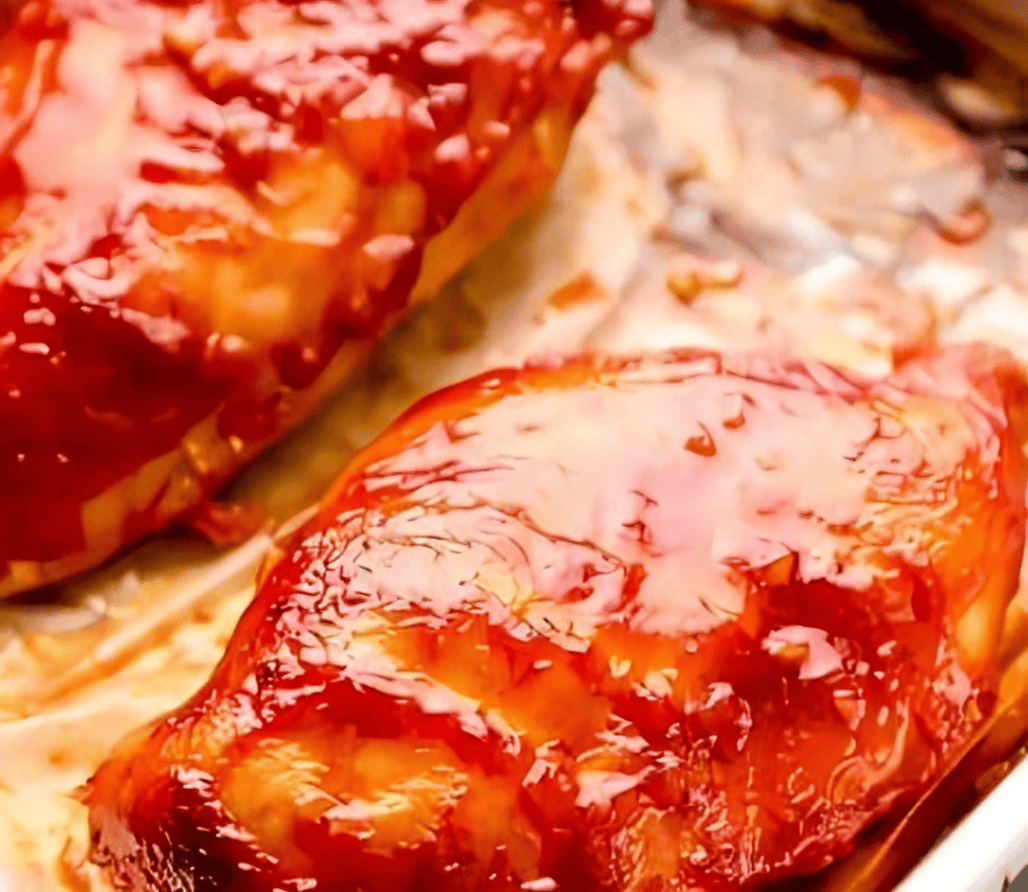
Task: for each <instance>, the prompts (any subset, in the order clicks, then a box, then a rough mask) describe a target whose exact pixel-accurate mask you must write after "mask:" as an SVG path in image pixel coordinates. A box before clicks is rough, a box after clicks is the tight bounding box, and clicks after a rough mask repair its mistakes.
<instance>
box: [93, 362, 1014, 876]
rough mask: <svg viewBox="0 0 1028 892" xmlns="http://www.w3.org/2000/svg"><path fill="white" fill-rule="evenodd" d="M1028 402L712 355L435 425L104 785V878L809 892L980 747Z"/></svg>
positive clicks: (360, 469) (256, 607)
mask: <svg viewBox="0 0 1028 892" xmlns="http://www.w3.org/2000/svg"><path fill="white" fill-rule="evenodd" d="M1025 396H1026V386H1025V381H1024V379H1023V378H1022V377H1021V375H1020V373H1019V372H1017V371H1015V369H1014V367H1013V365H1012V364H1011V363H1010V361H1009V360H1008V359H1007V358H1006V357H1005V356H1003V355H997V354H993V353H989V352H987V351H984V350H968V351H963V352H958V353H952V354H946V355H943V356H940V357H933V358H928V359H925V360H920V361H915V362H912V363H910V364H909V365H907V366H905V367H904V368H903V369H901V370H900V371H899V372H897V373H896V375H895V376H894V377H893V378H892V379H891V380H887V381H882V382H876V383H864V382H860V381H856V380H851V379H849V378H847V377H844V376H843V375H841V374H839V373H837V372H835V371H833V370H831V369H829V368H826V367H824V366H821V365H805V364H800V363H790V362H779V361H775V360H771V359H764V358H760V357H753V356H741V357H719V356H716V355H710V354H699V353H697V354H681V355H676V356H666V357H661V358H655V359H640V360H625V361H613V360H607V361H598V360H597V361H592V360H578V361H571V362H568V363H566V364H563V365H554V366H552V367H549V366H540V367H534V368H528V369H525V370H518V371H500V372H496V373H493V374H487V375H484V376H482V377H479V378H477V379H474V380H471V381H469V382H467V383H464V384H461V385H457V386H456V387H453V388H450V389H447V390H444V391H442V392H440V393H438V394H436V395H434V396H432V397H429V398H428V399H426V400H424V401H423V402H421V403H420V404H419V405H417V406H416V407H415V408H414V409H412V410H411V411H410V412H409V413H408V414H407V415H406V416H404V417H403V418H402V419H400V421H399V422H397V424H395V425H394V426H393V427H392V428H391V429H389V430H388V431H387V432H386V433H385V434H384V435H383V436H382V437H381V438H380V439H379V440H378V441H377V442H376V443H374V444H372V445H371V446H370V447H369V448H368V449H367V450H366V451H365V452H364V453H362V455H360V456H358V458H357V459H356V460H355V462H354V463H353V464H352V465H351V467H350V468H349V469H348V470H347V471H346V473H344V475H343V477H342V478H341V479H340V480H339V482H338V484H337V485H336V487H335V488H334V490H333V492H332V494H331V495H330V496H329V497H328V498H327V500H326V502H325V504H324V506H323V508H322V510H321V512H320V514H319V515H318V516H317V517H316V518H315V519H314V520H312V521H311V522H310V523H309V524H308V525H307V527H306V528H305V529H303V530H302V531H301V532H300V533H298V534H297V537H296V539H295V540H294V541H293V542H292V544H291V545H290V546H289V547H288V548H287V549H286V550H285V552H284V553H283V555H282V556H281V558H280V559H279V560H278V561H277V562H276V563H273V564H272V565H271V566H269V567H268V568H266V571H265V573H264V574H263V579H262V581H261V583H260V585H259V589H258V594H257V597H256V599H255V601H254V603H253V604H252V605H251V607H250V608H249V610H248V612H247V613H246V614H245V616H244V618H243V619H242V621H241V623H240V625H239V627H238V629H237V630H236V633H235V635H234V637H233V639H232V641H231V643H230V645H229V648H228V651H227V653H226V655H225V657H224V659H223V661H222V662H221V664H220V665H219V666H218V668H217V669H216V671H215V673H214V676H213V677H212V679H211V680H210V682H209V683H208V685H207V686H206V687H205V688H204V689H203V690H202V691H200V692H199V693H198V694H197V695H196V696H195V697H194V698H193V700H192V701H190V702H189V703H188V704H186V705H185V706H183V707H182V708H181V709H180V710H179V711H178V712H176V713H174V714H172V715H170V716H168V717H167V718H165V719H163V720H161V721H159V722H157V723H156V724H155V725H153V726H152V727H150V728H147V729H144V730H143V731H141V732H139V733H138V734H137V735H135V736H134V737H133V738H131V739H129V740H127V741H125V742H124V743H123V744H122V745H121V746H120V747H119V748H118V749H117V751H116V752H115V753H114V755H113V756H112V757H111V759H110V760H109V761H108V762H107V763H106V764H105V765H104V766H103V767H102V768H101V769H100V771H99V772H98V774H97V775H96V776H95V778H94V779H93V781H92V782H91V784H90V786H89V788H88V790H87V791H86V792H85V794H84V795H85V798H86V800H87V801H88V803H89V805H90V806H91V827H92V831H93V844H94V858H95V859H96V860H97V861H98V862H99V863H101V864H104V865H106V866H107V868H108V870H109V871H110V874H111V876H112V877H113V878H115V879H116V880H117V881H118V882H119V883H120V884H121V885H123V886H124V887H125V888H128V889H132V890H143V889H148V890H161V892H170V890H177V889H196V890H214V889H218V890H221V892H226V890H231V892H244V890H245V892H271V890H274V889H289V890H312V889H326V890H327V889H331V890H362V892H372V890H382V892H385V890H389V892H403V890H418V892H428V890H440V892H442V890H448V892H449V890H468V892H471V890H475V892H485V890H490V892H492V890H561V892H594V890H595V892H599V890H612V892H614V890H616V892H629V890H633V892H634V890H639V892H642V890H646V892H659V890H687V889H688V890H693V889H703V890H705V892H710V890H727V889H743V888H745V889H750V888H758V887H763V886H765V885H768V884H770V883H772V882H773V881H778V880H782V879H785V878H788V877H793V876H798V875H805V874H809V873H812V872H815V871H818V870H820V869H821V868H823V867H825V866H826V865H828V864H829V863H831V862H833V861H834V860H836V859H839V858H841V857H844V856H846V855H847V854H848V853H850V852H851V851H852V849H853V847H854V844H855V841H856V839H857V838H858V836H859V834H860V833H861V831H863V830H865V829H866V828H867V827H868V826H869V825H870V824H871V823H872V822H876V821H878V820H879V819H884V820H886V821H893V822H894V821H895V820H896V819H897V818H898V816H899V815H900V814H901V813H902V810H903V809H904V807H906V806H909V805H910V804H911V803H912V802H913V801H914V800H915V799H916V798H917V797H918V795H919V794H920V793H922V792H923V791H924V790H926V789H927V787H928V786H929V785H931V784H932V783H933V782H935V781H937V780H938V779H939V778H941V777H942V776H944V775H945V774H946V772H947V771H948V770H949V768H950V767H951V766H952V764H953V762H954V760H955V758H956V757H957V755H958V754H959V753H960V752H961V751H962V748H963V747H964V745H965V744H966V743H967V742H968V741H969V740H971V739H972V738H973V736H974V735H975V733H976V731H977V730H978V729H979V728H981V727H982V726H983V723H984V722H986V721H987V720H988V717H989V715H990V712H991V710H992V708H993V705H994V702H995V684H996V678H997V674H996V666H995V665H994V660H993V653H992V649H991V648H992V645H991V644H990V641H994V636H995V635H996V634H998V629H999V626H1000V624H1001V621H1002V615H1003V610H1004V608H1005V606H1006V604H1007V602H1008V601H1009V599H1010V597H1012V595H1013V592H1014V590H1015V587H1016V582H1017V577H1018V569H1019V564H1020V560H1021V551H1022V548H1023V542H1024V523H1025V510H1024V503H1025V468H1024V463H1023V459H1022V456H1021V451H1020V443H1021V439H1020V436H1021V435H1020V433H1018V431H1017V430H1015V425H1014V422H1013V419H1012V418H1011V415H1010V414H1009V413H1010V411H1011V410H1012V408H1013V407H1015V406H1017V405H1023V404H1024V399H1025ZM1018 424H1020V422H1018ZM983 571H984V572H983ZM990 636H992V637H990Z"/></svg>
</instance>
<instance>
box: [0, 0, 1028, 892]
mask: <svg viewBox="0 0 1028 892" xmlns="http://www.w3.org/2000/svg"><path fill="white" fill-rule="evenodd" d="M1003 151H1004V150H1003V147H1002V146H1001V145H1000V144H999V143H991V142H988V141H975V140H972V139H971V138H970V137H967V136H964V135H961V133H960V132H958V131H957V130H956V129H955V128H954V127H953V126H952V125H951V124H950V123H948V122H947V121H946V120H945V119H944V118H942V117H940V116H939V115H937V114H936V113H935V112H933V111H932V110H931V109H930V108H929V107H928V106H927V105H925V104H922V103H921V102H920V101H919V100H916V99H914V98H913V97H912V95H911V94H910V93H909V91H907V90H906V89H905V88H904V86H903V84H902V83H900V82H898V81H891V80H888V79H885V78H882V77H879V76H873V75H870V74H868V73H866V72H864V71H863V70H862V69H860V68H859V67H858V66H857V65H856V64H855V63H853V62H849V61H842V60H837V59H835V60H833V59H830V58H828V57H823V56H817V55H814V54H812V53H806V52H804V51H802V50H799V49H797V48H796V47H795V46H792V45H790V46H789V47H786V46H784V45H782V44H781V43H780V42H779V41H778V39H777V38H775V37H773V36H772V35H771V33H770V32H768V31H766V30H763V29H761V28H751V29H749V30H746V31H745V32H743V33H742V34H741V35H739V34H736V33H733V32H730V31H728V30H725V29H723V28H719V27H716V26H713V25H710V24H700V23H699V22H697V20H696V19H695V18H694V17H693V16H692V15H691V13H690V12H689V10H688V9H687V8H686V7H685V5H684V4H681V5H680V4H678V3H677V2H668V3H664V4H663V5H662V7H661V9H660V14H659V17H658V25H657V29H656V31H655V33H654V34H653V35H652V36H651V37H650V38H649V39H648V40H647V41H646V42H645V43H644V44H643V45H641V46H639V47H638V48H637V51H636V52H634V54H633V55H632V57H631V58H630V60H629V61H628V63H627V64H625V65H620V66H614V67H611V68H610V69H608V70H607V71H606V72H605V73H604V75H603V76H602V78H601V81H600V84H599V89H598V92H597V95H596V98H595V100H594V101H593V103H592V105H591V107H590V109H589V112H588V114H587V115H586V118H585V119H584V120H583V122H582V124H581V126H580V128H579V130H578V132H577V134H576V136H575V138H574V140H573V143H572V147H571V151H570V154H569V157H568V160H567V164H566V166H565V168H564V170H563V173H562V174H561V176H560V178H559V180H558V182H557V184H556V186H555V188H554V191H553V193H552V195H551V197H550V199H549V200H548V202H547V203H546V205H545V206H544V207H540V208H539V209H538V210H537V211H535V212H534V213H533V214H532V215H531V217H530V218H529V219H526V220H524V221H523V222H521V223H520V224H518V225H517V226H515V227H514V229H513V230H512V231H511V232H510V233H509V234H508V235H507V236H505V237H504V238H503V239H502V240H501V241H500V242H498V243H496V244H495V245H493V246H491V247H490V248H489V249H488V250H486V251H485V253H484V254H482V255H481V256H480V257H479V258H478V259H477V260H476V261H475V262H474V263H473V264H472V265H471V266H470V268H469V269H468V270H467V271H466V272H465V273H464V274H463V275H462V276H460V278H459V279H458V280H457V281H455V282H453V283H451V284H450V285H449V286H448V287H447V289H446V290H445V292H444V293H443V294H442V295H440V297H439V298H438V299H437V300H435V301H434V302H432V303H431V304H429V305H427V306H425V307H423V308H422V309H421V310H419V311H418V312H416V313H415V314H414V315H413V316H412V317H411V318H410V319H409V320H408V321H407V322H406V323H405V324H403V325H402V326H401V327H400V328H399V329H397V330H396V331H395V332H394V333H393V335H392V336H391V337H389V338H388V339H387V341H386V342H385V343H384V344H383V346H382V348H381V349H380V350H379V351H378V352H377V353H376V354H375V356H374V357H373V359H372V360H371V361H370V362H369V363H368V364H367V365H366V366H364V367H363V368H362V369H361V370H360V371H359V372H358V374H357V375H355V377H354V378H353V380H352V381H351V382H350V383H349V384H348V385H347V386H346V387H345V388H344V389H343V391H342V392H340V393H339V394H338V396H337V397H335V398H334V399H333V400H332V402H331V404H330V405H329V406H327V408H326V410H325V411H324V412H323V413H322V414H320V415H319V416H318V417H316V418H315V419H313V420H312V421H311V422H309V423H308V424H306V425H305V426H304V427H303V428H302V429H300V430H298V431H296V432H295V433H294V434H293V435H291V436H290V437H289V438H287V439H286V440H285V441H283V442H282V443H280V444H279V445H278V446H276V447H275V448H273V449H272V450H270V451H269V452H268V453H267V454H266V455H265V456H264V457H263V459H262V460H261V461H260V462H258V463H257V465H255V466H254V467H253V468H251V469H250V470H249V471H248V472H246V473H245V474H244V475H243V476H242V477H241V478H240V479H239V480H237V481H236V483H235V484H234V485H233V487H232V488H231V490H230V491H229V493H228V495H227V497H228V498H230V499H234V500H242V501H249V500H260V501H262V502H264V503H265V504H266V505H267V506H268V513H269V517H270V518H271V519H272V521H273V524H272V525H270V526H269V528H268V530H266V531H265V532H263V533H261V534H259V535H257V536H256V537H254V538H253V539H251V540H250V541H248V542H246V543H245V544H243V545H242V546H240V547H238V548H236V549H234V550H230V551H227V552H225V551H222V552H218V551H217V550H215V549H214V548H213V547H212V546H209V545H205V544H203V543H201V542H199V541H197V540H196V539H195V538H194V537H192V536H190V535H187V534H185V533H178V534H176V533H172V534H169V535H168V536H166V537H163V538H162V539H160V540H156V541H152V542H149V543H147V544H145V545H143V546H142V547H140V548H138V549H136V550H135V551H134V552H133V553H131V554H129V555H128V556H126V557H125V558H123V559H122V560H120V561H119V562H117V563H116V564H114V565H113V566H110V567H108V568H106V569H104V570H102V571H100V572H97V573H94V574H91V575H89V576H87V577H84V578H82V579H80V580H77V581H75V582H74V583H72V584H69V585H67V586H65V587H64V588H63V589H62V590H61V591H60V593H59V598H58V602H57V603H53V602H46V603H31V602H29V601H24V600H23V601H22V602H20V603H17V604H12V605H6V606H3V607H0V629H2V638H0V890H6V889H10V890H17V892H87V890H88V892H109V890H108V887H107V885H106V884H105V882H104V880H103V879H102V878H101V877H100V875H99V873H98V872H97V871H96V870H95V869H94V868H93V867H91V866H90V865H88V864H86V853H87V844H88V838H87V828H86V822H85V810H84V808H83V807H82V806H80V805H79V804H78V803H77V802H75V801H74V800H73V799H72V798H70V795H69V794H70V793H71V792H72V791H73V790H74V789H75V787H76V786H77V785H78V784H80V783H82V782H83V781H85V780H86V778H87V777H88V776H89V775H90V774H91V772H92V771H93V769H94V768H95V767H96V766H97V765H98V764H99V762H100V761H101V760H102V759H103V757H104V756H105V754H106V753H107V752H108V750H109V749H110V747H111V746H112V745H113V744H114V742H115V741H116V740H117V739H118V738H119V737H121V736H122V735H123V734H125V733H127V732H128V731H130V730H132V729H134V728H135V727H137V726H139V725H142V724H144V723H146V722H148V721H150V720H151V719H153V718H154V717H156V716H158V715H159V714H161V713H162V712H164V711H166V710H168V709H171V708H172V707H174V706H176V705H177V704H179V703H180V702H181V701H182V700H184V699H185V698H186V697H187V696H189V695H190V694H191V693H192V692H193V691H194V690H196V689H197V688H198V687H199V686H200V684H201V683H202V682H203V680H204V679H205V678H206V676H207V675H208V673H209V672H210V670H211V669H212V668H213V666H214V663H215V662H216V661H217V659H218V658H219V656H220V654H221V652H222V650H223V648H224V646H225V643H226V641H227V639H228V636H229V634H230V633H231V631H232V628H233V626H234V624H235V622H236V620H237V619H238V617H239V615H240V613H241V612H242V610H243V609H244V608H245V606H246V604H247V602H248V600H249V598H250V597H251V595H252V591H253V578H254V573H255V570H256V567H257V566H258V564H259V562H260V560H261V557H262V556H263V555H264V554H265V553H266V552H267V551H268V549H270V548H273V547H275V541H276V539H277V538H281V537H282V536H284V535H285V534H287V533H288V531H289V530H290V529H293V528H295V526H296V524H297V523H298V522H299V520H302V516H303V514H302V513H303V511H304V510H305V509H306V508H307V507H308V506H309V505H311V504H312V503H314V502H315V501H316V500H317V499H318V497H319V496H320V494H321V493H322V492H323V491H324V490H325V488H326V487H327V486H328V484H329V483H330V482H331V481H332V479H333V478H334V477H335V476H337V474H338V473H339V471H340V470H341V468H342V467H343V465H344V464H345V462H346V461H347V459H348V458H349V457H350V456H351V455H352V454H353V453H354V451H355V450H357V449H358V448H360V447H361V446H362V445H363V444H365V443H367V442H368V441H369V440H370V439H371V438H372V437H373V436H374V435H375V434H376V433H377V432H378V431H379V430H380V429H381V428H382V427H383V426H384V425H385V424H387V423H388V422H389V421H390V420H392V419H393V418H394V417H395V416H396V415H397V414H398V413H399V412H401V411H402V410H403V409H404V408H406V407H407V406H409V405H410V404H411V403H412V402H413V401H414V400H416V399H417V398H418V397H420V396H422V395H424V394H426V393H428V392H430V391H432V390H434V389H436V388H438V387H441V386H443V385H446V384H449V383H452V382H455V381H458V380H460V379H461V378H464V377H466V376H468V375H471V374H474V373H476V372H479V371H482V370H484V369H486V368H490V367H495V366H498V365H509V364H515V363H520V362H522V361H523V360H525V359H527V358H529V357H539V356H543V355H547V354H556V353H570V352H576V351H582V350H592V351H596V350H611V351H624V352H629V351H641V350H659V349H663V348H667V347H679V346H706V347H714V348H724V349H772V350H777V351H788V352H791V353H793V354H796V355H799V356H802V357H811V358H818V359H823V360H827V361H829V362H832V363H835V364H837V365H841V366H844V367H846V368H850V369H853V370H855V371H859V372H863V373H866V374H870V375H878V374H883V373H885V372H887V371H888V370H889V369H890V367H891V366H892V364H893V363H894V362H895V361H896V359H897V358H902V357H903V356H904V355H906V354H907V353H909V351H911V350H913V349H916V348H917V347H918V346H919V345H921V344H923V343H924V342H925V341H926V340H931V339H936V340H938V341H941V342H955V341H967V340H975V339H986V340H991V341H993V342H996V343H999V344H1002V345H1004V346H1006V347H1008V348H1010V349H1011V350H1013V351H1014V352H1015V353H1016V354H1018V355H1019V356H1020V357H1021V358H1023V359H1024V360H1025V361H1026V362H1028V299H1026V297H1025V296H1024V295H1025V292H1026V287H1028V200H1026V198H1028V194H1026V189H1025V187H1023V186H1021V185H1019V184H1017V183H1015V182H1014V181H1013V180H1012V179H1011V178H1009V177H1008V176H1007V174H1006V169H1007V165H1006V163H1005V160H1004V158H1003ZM1022 588H1023V589H1024V591H1025V592H1028V586H1023V587H1022ZM1019 598H1020V599H1021V600H1022V601H1023V602H1024V603H1025V604H1026V605H1028V596H1026V595H1024V594H1023V593H1022V594H1021V595H1019Z"/></svg>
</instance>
